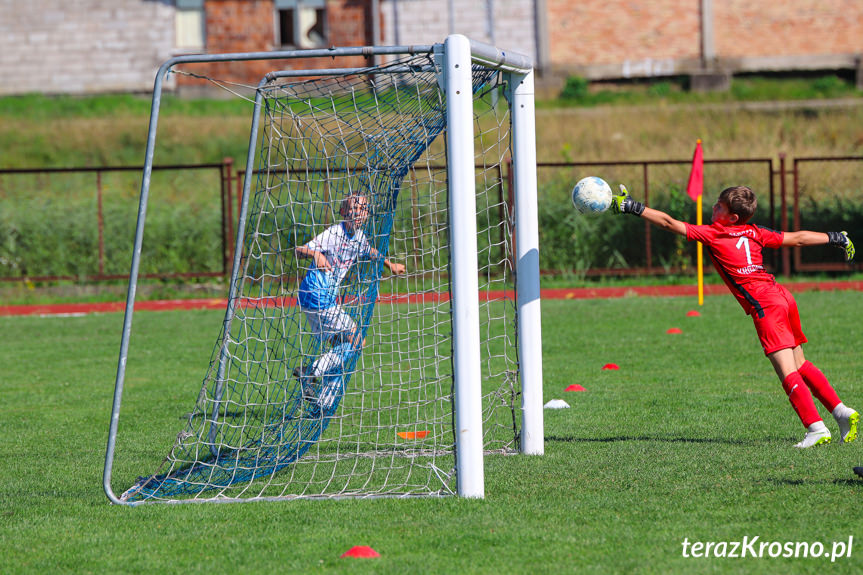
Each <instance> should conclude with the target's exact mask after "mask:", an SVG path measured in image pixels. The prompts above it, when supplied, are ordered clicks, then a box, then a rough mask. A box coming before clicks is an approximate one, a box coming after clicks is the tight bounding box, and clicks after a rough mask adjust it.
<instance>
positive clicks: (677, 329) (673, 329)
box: [665, 327, 683, 333]
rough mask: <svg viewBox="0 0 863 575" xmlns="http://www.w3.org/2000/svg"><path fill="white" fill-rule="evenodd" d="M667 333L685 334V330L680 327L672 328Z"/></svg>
mask: <svg viewBox="0 0 863 575" xmlns="http://www.w3.org/2000/svg"><path fill="white" fill-rule="evenodd" d="M665 333H683V330H682V329H680V328H679V327H672V328H670V329H669V330H668V331H667V332H665Z"/></svg>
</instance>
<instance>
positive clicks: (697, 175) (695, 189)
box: [686, 139, 704, 305]
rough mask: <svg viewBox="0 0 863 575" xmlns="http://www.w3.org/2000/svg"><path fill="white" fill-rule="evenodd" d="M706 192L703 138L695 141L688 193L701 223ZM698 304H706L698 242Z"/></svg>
mask: <svg viewBox="0 0 863 575" xmlns="http://www.w3.org/2000/svg"><path fill="white" fill-rule="evenodd" d="M703 192H704V152H703V151H702V150H701V140H700V139H699V140H698V141H697V142H695V154H693V156H692V170H691V171H690V172H689V183H688V184H687V185H686V193H687V194H689V197H690V198H692V199H693V200H695V206H696V208H695V223H696V224H697V225H699V226H700V225H701V222H702V218H701V205H702V204H701V196H702V195H703ZM697 261H698V305H704V256H703V246H702V245H701V242H698V248H697Z"/></svg>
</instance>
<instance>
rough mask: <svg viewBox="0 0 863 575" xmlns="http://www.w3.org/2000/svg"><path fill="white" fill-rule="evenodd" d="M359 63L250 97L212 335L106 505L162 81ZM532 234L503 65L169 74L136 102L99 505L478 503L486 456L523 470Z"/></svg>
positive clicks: (527, 124) (455, 54)
mask: <svg viewBox="0 0 863 575" xmlns="http://www.w3.org/2000/svg"><path fill="white" fill-rule="evenodd" d="M371 55H374V56H376V57H379V58H381V59H385V60H386V61H385V62H384V63H381V64H379V65H373V66H368V67H363V68H343V69H326V70H320V69H318V70H313V69H304V70H300V71H294V70H291V71H281V72H272V73H270V74H267V75H266V77H264V78H263V79H262V81H261V82H260V84H259V85H258V87H257V89H256V90H255V92H254V94H255V98H254V109H253V112H252V116H251V117H252V121H251V131H250V132H251V133H250V138H249V148H248V156H247V162H246V169H245V179H244V187H243V195H242V204H241V209H240V217H239V222H238V233H237V240H236V250H235V252H234V253H235V256H234V262H233V268H232V274H231V279H230V289H229V294H228V299H227V305H226V310H225V314H224V318H223V321H222V329H221V333H220V334H219V335H218V337H217V339H216V342H215V345H214V347H213V351H212V354H211V356H210V360H209V364H208V365H207V364H205V363H203V362H202V369H204V368H205V373H204V377H203V382H202V385H201V387H200V391H199V392H198V394H197V399H195V397H194V392H191V393H190V394H189V395H190V396H189V398H188V400H189V403H192V402H194V404H193V405H192V406H191V411H189V407H190V406H189V404H188V403H187V404H185V405H178V407H177V413H175V414H170V413H169V414H165V416H164V420H165V421H164V429H162V428H160V429H161V432H160V433H159V434H158V435H159V436H164V435H166V431H165V430H167V429H169V428H170V426H174V425H176V422H177V415H178V414H180V413H186V414H187V415H186V416H185V418H184V419H185V423H184V424H183V425H182V427H181V429H179V430H177V429H176V428H175V429H174V430H173V431H168V432H167V434H169V436H172V435H173V434H176V440H175V442H174V444H173V446H171V445H163V446H158V445H154V446H153V447H152V449H153V465H152V467H151V468H150V469H144V470H141V469H130V468H129V467H128V466H124V467H123V468H122V472H120V471H119V468H118V473H117V475H121V473H122V479H119V478H118V479H117V481H122V482H123V488H122V489H121V490H117V491H115V490H114V489H113V488H112V474H113V468H114V463H115V452H116V451H117V449H116V447H117V428H118V422H119V417H120V405H121V399H122V396H123V382H124V378H125V373H126V365H127V359H128V354H129V339H130V334H131V325H132V321H131V320H132V315H133V310H134V298H135V291H136V286H137V277H138V268H139V260H140V254H141V248H142V243H143V235H144V222H145V215H146V204H147V197H148V193H149V183H150V172H151V170H152V161H153V150H154V145H155V134H156V125H157V120H158V113H159V106H160V95H161V90H162V80H163V78H164V77H165V76H166V74H167V73H168V72H169V71H171V70H172V69H173V68H174V67H175V66H179V65H182V64H186V63H196V64H200V63H208V62H224V61H233V60H238V61H248V60H264V59H286V58H290V59H301V58H314V57H317V58H320V57H321V56H327V57H332V58H333V59H336V58H340V57H345V56H353V57H356V56H366V57H369V56H371ZM510 159H511V162H510ZM536 222H537V214H536V151H535V134H534V113H533V73H532V71H531V69H530V63H529V62H528V61H527V59H526V58H524V57H523V56H520V55H517V54H508V53H505V52H502V51H500V50H497V49H496V48H493V47H490V46H487V45H483V44H477V43H474V42H471V41H469V40H468V39H466V38H465V37H463V36H459V35H454V36H450V37H448V38H447V39H446V41H445V42H444V43H443V44H436V45H432V46H411V47H386V48H381V47H378V48H342V49H335V48H334V49H330V50H310V51H308V50H307V51H293V52H274V53H265V54H259V53H249V54H225V55H211V56H186V57H179V58H174V59H172V60H169V61H168V62H166V63H165V64H163V66H162V68H161V69H160V71H159V73H158V75H157V78H156V85H155V89H154V96H153V106H152V113H151V118H150V133H149V137H148V141H147V154H146V159H145V168H144V174H143V178H142V185H141V199H140V205H139V213H138V227H137V230H136V236H135V246H134V252H133V260H132V269H131V273H130V279H129V292H128V293H129V296H128V299H127V302H126V315H125V319H124V324H123V334H122V340H121V345H120V359H119V362H118V368H117V378H116V383H115V391H114V402H113V409H112V414H111V422H110V429H109V438H108V447H107V453H106V458H105V470H104V488H105V492H106V494H107V495H108V498H109V499H110V500H111V501H112V502H114V503H122V504H128V505H135V504H140V503H145V502H186V501H246V500H260V499H290V498H301V497H302V498H313V497H383V496H387V497H408V496H441V495H449V494H457V495H460V496H464V497H484V494H485V480H484V465H483V464H484V461H483V457H484V456H485V455H487V454H505V453H515V452H519V451H520V452H522V453H525V454H541V453H542V452H543V427H542V365H541V357H540V351H541V348H540V346H541V335H540V323H539V322H540V317H539V258H538V251H537V250H538V230H537V223H536ZM155 383H156V382H154V384H155ZM139 414H140V411H138V412H136V413H135V415H139ZM127 417H133V416H127ZM148 420H155V419H154V417H153V416H152V415H150V416H149V419H148ZM165 452H167V453H168V454H167V456H164V453H165ZM159 453H161V454H159ZM159 458H163V459H162V463H161V465H159V463H158V461H159ZM142 472H143V474H142ZM136 476H138V478H137V480H136V479H135V477H136ZM116 493H120V495H116Z"/></svg>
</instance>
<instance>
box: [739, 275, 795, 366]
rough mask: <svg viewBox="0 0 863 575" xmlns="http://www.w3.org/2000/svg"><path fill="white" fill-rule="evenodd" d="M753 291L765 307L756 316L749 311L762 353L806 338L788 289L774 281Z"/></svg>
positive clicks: (782, 347)
mask: <svg viewBox="0 0 863 575" xmlns="http://www.w3.org/2000/svg"><path fill="white" fill-rule="evenodd" d="M753 295H755V297H756V299H757V300H758V303H759V304H760V306H761V308H762V309H763V311H764V316H763V317H759V314H758V313H757V312H753V313H752V321H753V322H755V331H756V332H758V339H759V340H760V341H761V347H763V348H764V355H770V354H771V353H773V352H774V351H779V350H780V349H788V348H793V347H797V346H798V345H800V344H803V343H806V342H807V339H806V336H805V335H803V328H801V327H800V313H799V312H798V311H797V302H796V301H794V296H792V295H791V292H789V291H788V290H787V289H786V288H785V287H784V286H781V285H779V284H773V285H771V286H770V287H769V288H765V289H762V290H758V292H757V293H756V294H753Z"/></svg>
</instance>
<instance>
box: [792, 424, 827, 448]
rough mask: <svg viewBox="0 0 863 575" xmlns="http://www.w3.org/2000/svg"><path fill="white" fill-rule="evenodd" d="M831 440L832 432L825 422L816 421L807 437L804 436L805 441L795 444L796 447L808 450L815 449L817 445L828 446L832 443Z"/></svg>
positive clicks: (808, 430) (809, 429)
mask: <svg viewBox="0 0 863 575" xmlns="http://www.w3.org/2000/svg"><path fill="white" fill-rule="evenodd" d="M830 440H831V437H830V430H829V429H827V426H826V425H824V422H823V421H816V422H815V423H813V424H812V425H810V426H809V428H808V429H807V431H806V435H804V436H803V441H801V442H800V443H797V444H795V445H794V447H797V448H800V449H806V448H807V447H814V446H816V445H827V444H828V443H830Z"/></svg>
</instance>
